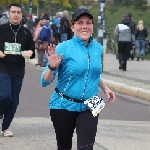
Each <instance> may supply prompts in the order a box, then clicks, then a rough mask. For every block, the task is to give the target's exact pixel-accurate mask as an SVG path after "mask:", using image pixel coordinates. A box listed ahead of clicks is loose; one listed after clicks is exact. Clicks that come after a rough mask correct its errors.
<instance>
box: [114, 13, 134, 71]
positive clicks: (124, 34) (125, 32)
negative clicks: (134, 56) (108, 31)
mask: <svg viewBox="0 0 150 150" xmlns="http://www.w3.org/2000/svg"><path fill="white" fill-rule="evenodd" d="M114 34H115V37H116V39H117V41H118V56H119V65H120V66H119V69H122V70H123V71H126V69H127V59H128V53H129V51H130V50H131V49H130V48H131V43H132V46H134V45H135V35H134V27H133V25H132V23H131V19H130V17H129V16H128V14H125V15H124V16H123V20H122V22H121V23H119V24H118V25H117V26H116V29H115V31H114Z"/></svg>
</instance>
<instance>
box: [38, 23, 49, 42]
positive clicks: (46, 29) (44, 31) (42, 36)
mask: <svg viewBox="0 0 150 150" xmlns="http://www.w3.org/2000/svg"><path fill="white" fill-rule="evenodd" d="M50 39H51V27H50V24H49V22H48V23H46V24H45V25H44V26H43V27H42V30H41V32H40V36H39V40H41V41H48V45H49V44H50V42H51V41H50Z"/></svg>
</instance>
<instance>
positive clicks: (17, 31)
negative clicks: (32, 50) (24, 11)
mask: <svg viewBox="0 0 150 150" xmlns="http://www.w3.org/2000/svg"><path fill="white" fill-rule="evenodd" d="M9 25H10V28H11V30H12V31H13V32H14V34H15V43H16V37H17V33H18V30H19V29H20V27H21V25H19V28H18V29H17V31H16V32H15V31H14V30H13V29H12V26H11V23H10V22H9Z"/></svg>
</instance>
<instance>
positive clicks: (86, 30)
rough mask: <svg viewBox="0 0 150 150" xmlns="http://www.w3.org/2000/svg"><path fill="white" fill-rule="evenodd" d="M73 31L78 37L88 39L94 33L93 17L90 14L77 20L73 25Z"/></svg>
mask: <svg viewBox="0 0 150 150" xmlns="http://www.w3.org/2000/svg"><path fill="white" fill-rule="evenodd" d="M72 31H73V32H74V35H76V36H77V37H79V38H81V39H83V40H84V41H88V40H89V37H90V36H91V35H92V33H93V22H92V19H91V18H90V17H89V16H88V15H84V16H81V17H80V18H79V19H78V20H77V21H75V23H74V25H73V26H72Z"/></svg>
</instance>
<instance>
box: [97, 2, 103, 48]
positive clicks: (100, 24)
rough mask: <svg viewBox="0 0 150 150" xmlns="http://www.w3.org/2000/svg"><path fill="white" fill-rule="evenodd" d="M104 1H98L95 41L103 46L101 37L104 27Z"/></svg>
mask: <svg viewBox="0 0 150 150" xmlns="http://www.w3.org/2000/svg"><path fill="white" fill-rule="evenodd" d="M104 12H105V0H98V38H97V41H98V42H99V43H101V45H103V35H104V26H105V16H104Z"/></svg>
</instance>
